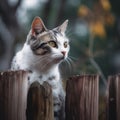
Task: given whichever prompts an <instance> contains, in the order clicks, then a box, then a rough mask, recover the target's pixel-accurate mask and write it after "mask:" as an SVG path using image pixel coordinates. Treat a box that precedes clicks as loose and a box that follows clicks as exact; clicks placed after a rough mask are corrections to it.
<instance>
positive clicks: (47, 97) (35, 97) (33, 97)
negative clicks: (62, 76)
mask: <svg viewBox="0 0 120 120" xmlns="http://www.w3.org/2000/svg"><path fill="white" fill-rule="evenodd" d="M27 120H54V119H53V97H52V89H51V86H50V85H49V84H48V83H47V82H44V83H43V85H40V84H39V82H34V83H33V84H32V85H31V87H30V89H29V91H28V98H27Z"/></svg>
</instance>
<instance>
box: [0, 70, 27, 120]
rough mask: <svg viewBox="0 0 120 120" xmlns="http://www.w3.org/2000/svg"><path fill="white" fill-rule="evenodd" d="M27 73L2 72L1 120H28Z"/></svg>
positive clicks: (0, 74) (0, 94) (0, 80)
mask: <svg viewBox="0 0 120 120" xmlns="http://www.w3.org/2000/svg"><path fill="white" fill-rule="evenodd" d="M27 90H28V81H27V72H25V71H8V72H0V120H26V114H25V113H26V100H27Z"/></svg>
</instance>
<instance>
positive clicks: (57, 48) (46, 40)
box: [11, 17, 70, 120]
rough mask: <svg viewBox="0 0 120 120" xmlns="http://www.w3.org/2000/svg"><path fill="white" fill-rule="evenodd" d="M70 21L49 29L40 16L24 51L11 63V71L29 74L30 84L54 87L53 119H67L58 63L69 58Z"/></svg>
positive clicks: (34, 24) (30, 33)
mask: <svg viewBox="0 0 120 120" xmlns="http://www.w3.org/2000/svg"><path fill="white" fill-rule="evenodd" d="M67 24H68V20H66V21H65V22H64V23H63V24H62V25H60V26H58V27H56V28H54V29H52V30H49V29H47V28H46V27H45V25H44V23H43V21H42V20H41V19H40V18H39V17H35V19H34V20H33V22H32V25H31V30H30V32H29V34H28V36H27V40H26V42H25V43H24V46H23V48H22V50H20V51H19V52H18V53H17V54H16V56H15V57H14V59H13V61H12V66H11V69H12V70H19V69H22V70H27V71H29V82H30V83H33V82H34V81H39V83H40V84H42V83H43V82H44V81H47V82H48V83H49V84H50V85H51V86H52V92H53V99H54V118H55V120H64V119H65V116H64V102H65V93H64V89H63V86H62V80H61V76H60V72H59V64H60V63H61V61H63V60H65V59H66V58H67V57H68V52H69V49H70V46H69V40H68V38H67V37H66V35H65V31H66V28H67Z"/></svg>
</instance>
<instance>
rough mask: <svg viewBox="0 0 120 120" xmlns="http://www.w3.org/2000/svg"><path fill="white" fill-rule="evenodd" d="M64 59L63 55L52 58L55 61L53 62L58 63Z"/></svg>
mask: <svg viewBox="0 0 120 120" xmlns="http://www.w3.org/2000/svg"><path fill="white" fill-rule="evenodd" d="M64 59H65V57H63V56H62V57H58V58H55V59H54V62H55V63H60V62H61V61H63V60H64Z"/></svg>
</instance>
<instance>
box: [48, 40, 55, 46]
mask: <svg viewBox="0 0 120 120" xmlns="http://www.w3.org/2000/svg"><path fill="white" fill-rule="evenodd" d="M48 44H49V45H50V46H51V47H57V44H56V42H55V41H49V42H48Z"/></svg>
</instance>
